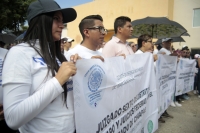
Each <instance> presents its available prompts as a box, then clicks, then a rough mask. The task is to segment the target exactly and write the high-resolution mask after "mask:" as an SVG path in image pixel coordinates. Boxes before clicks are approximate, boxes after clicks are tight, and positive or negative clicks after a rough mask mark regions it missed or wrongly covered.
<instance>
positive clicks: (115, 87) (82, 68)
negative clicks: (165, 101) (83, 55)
mask: <svg viewBox="0 0 200 133" xmlns="http://www.w3.org/2000/svg"><path fill="white" fill-rule="evenodd" d="M76 66H77V73H76V75H75V76H74V77H73V87H74V108H75V122H76V132H77V133H138V132H139V133H153V132H154V131H155V130H157V128H158V109H157V107H158V105H157V90H156V84H155V73H154V68H153V58H152V54H150V53H145V54H138V55H131V56H127V57H126V59H125V60H124V59H123V57H113V58H107V59H105V62H102V61H100V60H97V59H96V60H94V59H90V60H86V59H81V60H78V61H77V63H76Z"/></svg>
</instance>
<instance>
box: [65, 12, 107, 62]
mask: <svg viewBox="0 0 200 133" xmlns="http://www.w3.org/2000/svg"><path fill="white" fill-rule="evenodd" d="M79 30H80V33H81V35H82V37H83V41H82V43H81V44H79V45H77V46H75V47H74V48H73V49H70V50H69V51H68V52H67V54H65V57H66V58H67V60H69V59H70V56H71V55H73V54H78V55H79V56H80V57H81V58H84V59H91V58H98V59H101V60H102V61H103V58H102V56H101V53H100V52H99V51H97V48H98V46H99V45H101V44H102V43H103V42H104V37H105V35H106V34H107V31H106V29H105V28H104V25H103V18H102V17H101V16H100V15H90V16H87V17H85V18H83V19H82V20H81V22H80V24H79Z"/></svg>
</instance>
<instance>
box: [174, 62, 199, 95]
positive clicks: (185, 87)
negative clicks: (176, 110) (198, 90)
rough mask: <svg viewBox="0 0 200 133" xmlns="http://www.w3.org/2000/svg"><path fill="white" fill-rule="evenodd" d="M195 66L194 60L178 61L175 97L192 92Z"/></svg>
mask: <svg viewBox="0 0 200 133" xmlns="http://www.w3.org/2000/svg"><path fill="white" fill-rule="evenodd" d="M195 66H196V61H195V60H188V59H180V61H179V63H178V66H177V75H176V96H178V95H181V94H184V93H187V92H189V91H192V90H193V88H194V75H195V69H196V68H195Z"/></svg>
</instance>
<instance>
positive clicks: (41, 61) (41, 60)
mask: <svg viewBox="0 0 200 133" xmlns="http://www.w3.org/2000/svg"><path fill="white" fill-rule="evenodd" d="M33 61H35V62H36V63H40V64H41V65H42V66H44V65H45V64H46V63H45V61H44V59H43V58H41V57H40V58H35V57H33Z"/></svg>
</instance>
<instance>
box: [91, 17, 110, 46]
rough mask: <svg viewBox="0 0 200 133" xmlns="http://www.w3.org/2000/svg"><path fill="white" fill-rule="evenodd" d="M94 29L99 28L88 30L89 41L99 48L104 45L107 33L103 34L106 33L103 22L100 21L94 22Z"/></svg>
mask: <svg viewBox="0 0 200 133" xmlns="http://www.w3.org/2000/svg"><path fill="white" fill-rule="evenodd" d="M93 27H97V28H96V29H90V30H88V32H89V36H88V37H89V40H90V41H91V42H92V43H93V45H95V46H96V47H98V46H99V45H102V44H103V42H104V37H105V34H106V33H105V32H102V31H104V26H103V23H102V21H100V20H94V26H93ZM89 28H92V27H89ZM98 28H99V29H98Z"/></svg>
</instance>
